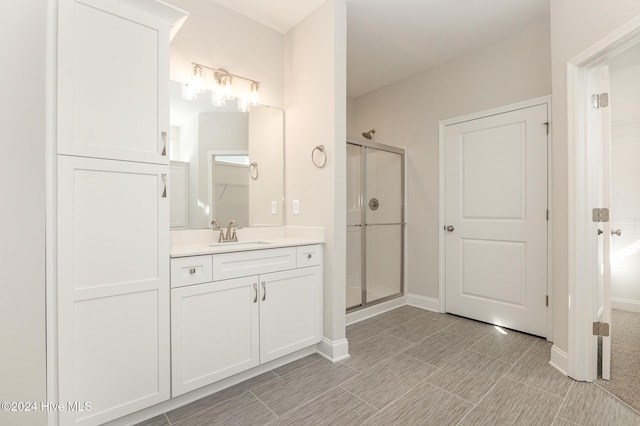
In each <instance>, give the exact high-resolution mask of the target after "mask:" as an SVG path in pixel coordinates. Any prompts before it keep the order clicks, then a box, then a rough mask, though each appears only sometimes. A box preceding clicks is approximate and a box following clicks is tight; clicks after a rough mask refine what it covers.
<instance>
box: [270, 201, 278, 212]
mask: <svg viewBox="0 0 640 426" xmlns="http://www.w3.org/2000/svg"><path fill="white" fill-rule="evenodd" d="M271 214H278V204H276V202H275V201H272V202H271Z"/></svg>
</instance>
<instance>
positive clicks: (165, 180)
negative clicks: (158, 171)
mask: <svg viewBox="0 0 640 426" xmlns="http://www.w3.org/2000/svg"><path fill="white" fill-rule="evenodd" d="M162 184H163V185H164V189H163V190H162V198H167V174H166V173H163V174H162Z"/></svg>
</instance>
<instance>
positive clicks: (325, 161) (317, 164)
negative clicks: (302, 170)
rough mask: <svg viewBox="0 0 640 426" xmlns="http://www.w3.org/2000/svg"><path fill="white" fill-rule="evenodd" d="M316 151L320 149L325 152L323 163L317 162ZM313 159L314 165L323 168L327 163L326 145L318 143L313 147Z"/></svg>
mask: <svg viewBox="0 0 640 426" xmlns="http://www.w3.org/2000/svg"><path fill="white" fill-rule="evenodd" d="M316 151H319V152H321V153H322V154H323V156H324V160H323V161H322V163H320V162H316V157H315V154H316ZM311 161H312V162H313V165H314V166H316V167H317V168H319V169H321V168H323V167H324V166H325V165H326V164H327V152H326V151H325V150H324V145H318V146H316V147H315V148H313V151H311Z"/></svg>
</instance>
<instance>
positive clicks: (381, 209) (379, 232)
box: [347, 143, 404, 309]
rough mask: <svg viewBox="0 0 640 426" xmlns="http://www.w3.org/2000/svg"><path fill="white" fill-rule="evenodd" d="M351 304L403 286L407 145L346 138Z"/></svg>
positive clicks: (391, 295) (384, 297) (375, 299)
mask: <svg viewBox="0 0 640 426" xmlns="http://www.w3.org/2000/svg"><path fill="white" fill-rule="evenodd" d="M347 162H348V164H347V184H348V188H347V206H348V207H347V208H348V211H347V309H355V308H359V307H365V306H367V305H370V304H374V303H376V302H381V301H385V300H389V299H391V298H394V297H399V296H401V295H402V292H403V246H404V238H403V235H404V209H403V205H404V199H403V194H404V181H403V176H404V170H403V164H404V151H403V150H400V149H398V148H394V147H387V146H384V145H381V144H376V143H366V144H365V143H362V144H351V143H349V144H347Z"/></svg>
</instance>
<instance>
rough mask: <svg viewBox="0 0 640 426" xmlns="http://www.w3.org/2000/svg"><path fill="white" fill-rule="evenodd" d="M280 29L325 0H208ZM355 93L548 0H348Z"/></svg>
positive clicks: (464, 48)
mask: <svg viewBox="0 0 640 426" xmlns="http://www.w3.org/2000/svg"><path fill="white" fill-rule="evenodd" d="M213 1H215V2H216V3H218V4H221V5H223V6H225V7H227V8H229V9H231V10H234V11H236V12H238V13H241V14H243V15H245V16H247V17H249V18H251V19H253V20H255V21H258V22H260V23H262V24H263V25H266V26H268V27H270V28H273V29H274V30H276V31H279V32H281V33H286V32H287V31H289V29H291V28H292V27H293V26H294V25H296V24H297V23H298V22H300V21H301V20H302V19H304V18H305V17H306V16H307V15H309V14H310V13H311V12H313V11H314V10H315V9H316V8H317V7H318V6H320V5H321V4H322V3H324V1H325V0H269V1H264V0H213ZM346 1H347V95H348V96H349V97H358V96H361V95H364V94H366V93H369V92H371V91H373V90H376V89H379V88H381V87H384V86H386V85H389V84H391V83H394V82H396V81H400V80H402V79H404V78H406V77H409V76H411V75H414V74H417V73H419V72H421V71H424V70H426V69H429V68H431V67H434V66H437V65H439V64H442V63H444V62H447V61H449V60H452V59H454V58H457V57H460V56H463V55H465V54H468V53H470V52H473V51H475V50H478V49H481V48H483V47H485V46H489V45H491V44H494V43H497V42H498V41H500V40H502V39H504V38H506V37H509V36H511V35H514V34H516V33H518V32H519V31H522V30H524V29H526V28H528V27H532V26H535V25H539V24H542V23H544V22H548V21H549V0H346Z"/></svg>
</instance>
